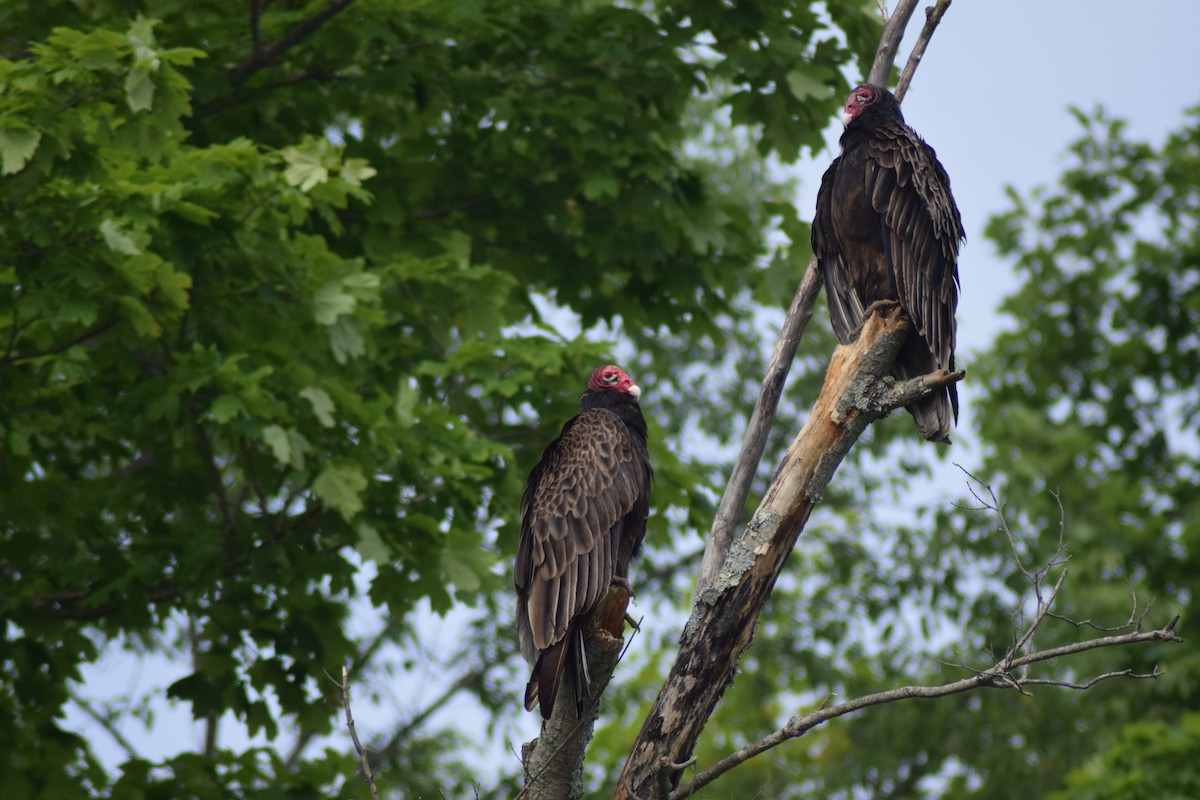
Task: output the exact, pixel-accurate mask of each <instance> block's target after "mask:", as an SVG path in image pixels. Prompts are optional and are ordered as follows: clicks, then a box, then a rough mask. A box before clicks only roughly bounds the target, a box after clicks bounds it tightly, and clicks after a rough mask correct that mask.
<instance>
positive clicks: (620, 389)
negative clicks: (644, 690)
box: [514, 364, 652, 719]
mask: <svg viewBox="0 0 1200 800" xmlns="http://www.w3.org/2000/svg"><path fill="white" fill-rule="evenodd" d="M641 394H642V390H641V389H639V388H638V386H637V384H635V383H634V382H633V379H631V378H630V377H629V375H628V374H627V373H626V372H625V370H623V369H621V368H620V367H617V366H613V365H611V364H609V365H606V366H602V367H599V368H597V369H596V370H595V371H594V372H593V373H592V377H591V378H590V379H589V380H588V385H587V391H586V392H584V393H583V397H582V398H580V401H579V416H577V417H574V418H573V419H571V420H570V421H569V422H567V424H566V425H564V426H563V429H562V433H561V434H560V435H559V437H558V438H557V439H555V440H554V441H553V442H551V443H550V446H549V447H547V448H546V451H545V452H544V453H542V459H541V460H540V461H539V462H538V464H537V466H536V467H534V468H533V471H532V472H530V473H529V480H528V481H526V483H525V492H524V494H523V495H522V496H521V542H520V545H519V546H518V548H517V563H516V568H515V570H514V583H515V584H516V588H517V633H518V635H519V638H520V640H521V652H522V654H523V655H524V656H525V660H526V661H528V662H529V663H530V664H531V665H532V666H533V676H532V677H531V678H530V679H529V685H528V687H527V688H526V689H525V708H526V709H527V710H532V709H533V707H534V706H535V705H537V704H538V702H539V701H540V702H541V707H542V717H543V718H544V719H550V714H551V712H552V711H553V710H554V700H555V698H556V697H557V695H558V687H559V682H560V681H561V680H562V674H563V669H564V667H566V666H567V665H568V664H569V666H570V669H571V671H572V674H573V675H574V676H575V710H576V713H577V714H582V713H583V692H582V688H581V687H584V686H586V685H587V665H586V663H585V657H584V649H583V637H584V631H585V626H586V623H587V621H588V616H589V615H590V613H591V612H592V610H593V609H594V608H595V607H596V605H597V604H598V603H599V602H600V600H601V598H603V597H604V595H605V593H606V592H608V588H609V586H610V585H611V584H613V583H617V584H625V585H628V581H627V577H628V575H629V563H630V562H631V561H632V560H633V557H634V556H635V555H636V554H637V552H638V550H639V549H640V548H641V545H642V538H643V537H644V536H645V535H646V516H647V514H648V513H649V509H650V480H651V475H652V472H651V469H650V458H649V455H648V454H647V452H646V420H645V418H643V417H642V410H641V408H640V407H639V406H638V398H639V397H641Z"/></svg>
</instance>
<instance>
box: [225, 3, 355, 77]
mask: <svg viewBox="0 0 1200 800" xmlns="http://www.w3.org/2000/svg"><path fill="white" fill-rule="evenodd" d="M352 2H354V0H329V2H328V3H326V4H325V5H324V6H323V7H322V8H321V10H319V11H318V12H317V13H315V14H313V15H312V16H311V17H309V18H308V19H306V20H304V21H302V22H299V23H297V24H296V25H295V27H293V28H292V29H291V30H290V31H288V32H287V33H285V34H284V35H283V36H281V37H280V38H279V39H277V40H276V41H274V42H272V43H271V44H269V45H267V46H266V47H257V46H256V47H255V48H254V52H253V53H252V54H251V56H250V58H249V59H247V60H246V62H245V63H244V64H242V65H241V66H239V67H237V68H236V69H234V70H233V71H232V72H230V73H229V83H230V85H231V86H239V85H241V84H243V83H245V82H246V81H248V80H250V78H252V77H253V76H254V74H255V73H257V72H258V71H259V70H261V69H263V68H264V67H269V66H270V65H272V64H274V63H275V62H276V61H278V60H279V59H280V58H281V57H282V56H283V54H284V53H286V52H287V51H288V50H289V49H291V48H292V47H294V46H296V45H297V44H299V43H300V42H302V41H304V40H305V39H307V38H308V37H309V36H311V35H312V34H313V33H314V32H315V31H316V30H317V28H320V27H321V26H322V25H324V24H325V22H326V21H328V20H329V19H330V18H331V17H333V16H334V15H335V14H337V13H338V12H340V11H342V10H343V9H345V8H346V6H348V5H350V4H351V3H352Z"/></svg>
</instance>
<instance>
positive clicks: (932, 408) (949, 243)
mask: <svg viewBox="0 0 1200 800" xmlns="http://www.w3.org/2000/svg"><path fill="white" fill-rule="evenodd" d="M842 122H843V123H844V124H845V126H846V130H845V131H844V132H843V133H842V139H841V144H842V152H841V155H840V156H838V157H837V158H835V159H834V160H833V163H832V164H830V165H829V169H828V170H826V172H825V176H824V177H823V178H822V179H821V189H820V191H819V192H818V193H817V213H816V216H815V217H814V218H813V226H812V247H813V253H814V254H815V255H816V257H817V266H818V268H819V269H820V270H821V274H822V276H823V277H824V279H825V295H826V298H827V301H828V304H829V316H830V317H831V318H832V320H833V331H834V333H836V334H837V337H838V341H840V342H841V343H842V344H849V343H850V342H851V341H853V340H854V339H856V338H857V337H858V331H859V330H860V328H861V326H862V324H863V322H865V321H866V317H867V312H868V311H869V310H870V307H871V305H872V304H874V303H877V302H880V301H889V300H890V301H898V302H899V303H900V307H901V308H903V309H904V311H905V312H906V313H907V314H908V316H909V318H910V319H911V320H912V323H913V326H914V328H915V331H914V333H913V334H912V335H910V336H909V337H908V341H907V342H906V343H905V344H904V347H903V349H901V351H900V354H899V356H897V358H896V367H895V371H894V373H893V374H894V375H895V377H897V378H900V379H905V378H915V377H917V376H919V375H925V374H927V373H930V372H935V371H937V370H939V369H945V370H950V371H953V370H954V334H955V322H954V310H955V308H956V307H957V306H958V248H959V243H960V242H961V241H962V240H963V239H964V238H965V236H964V234H963V227H962V218H961V217H960V216H959V213H958V206H956V205H955V204H954V197H953V196H951V194H950V178H949V177H948V176H947V175H946V170H945V169H943V168H942V165H941V163H940V162H939V161H938V159H937V154H936V153H935V152H934V151H933V148H932V147H930V146H929V145H927V144H926V143H925V141H924V140H923V139H921V137H920V136H918V135H917V134H916V133H915V132H914V131H913V129H912V128H910V127H908V125H906V124H905V122H904V117H903V115H901V113H900V103H899V102H898V101H897V100H896V98H895V97H894V96H893V95H892V93H891V92H889V91H887V90H886V89H883V88H881V87H879V86H872V85H870V84H864V85H862V86H859V87H857V88H856V89H854V91H852V92H850V97H849V98H848V99H847V100H846V106H845V108H844V109H843V111H842ZM908 410H909V411H910V412H912V415H913V417H915V418H916V422H917V429H918V430H919V431H920V432H921V435H922V436H924V437H925V438H926V439H930V440H933V441H940V442H949V441H950V416H951V414H953V415H954V421H955V422H957V421H958V392H957V391H956V390H955V388H954V384H950V385H948V386H946V387H945V388H941V389H937V390H935V391H934V392H933V394H931V395H928V396H926V397H923V398H922V399H920V400H918V401H916V402H915V403H913V404H911V405H910V406H908Z"/></svg>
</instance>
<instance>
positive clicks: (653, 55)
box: [0, 0, 878, 798]
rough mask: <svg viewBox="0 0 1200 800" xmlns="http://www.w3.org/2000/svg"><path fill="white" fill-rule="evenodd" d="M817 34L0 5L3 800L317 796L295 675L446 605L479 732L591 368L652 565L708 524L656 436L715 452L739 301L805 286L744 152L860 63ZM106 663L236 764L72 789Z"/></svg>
mask: <svg viewBox="0 0 1200 800" xmlns="http://www.w3.org/2000/svg"><path fill="white" fill-rule="evenodd" d="M260 5H261V4H260ZM822 5H823V7H824V8H825V11H826V12H827V15H828V17H827V18H824V19H827V20H829V22H826V21H823V18H822V17H819V16H817V14H816V12H815V10H814V9H813V8H812V7H810V6H809V5H808V4H804V3H768V2H763V3H739V4H736V5H735V6H730V5H728V4H724V3H709V2H688V3H675V2H667V1H666V0H664V2H661V3H659V4H657V5H656V4H647V5H645V6H644V7H639V8H630V7H625V6H624V5H621V4H611V3H605V2H596V3H561V2H557V0H521V1H520V2H510V0H495V1H492V0H481V1H480V2H473V3H413V2H396V0H362V2H358V3H355V4H353V5H352V6H351V7H350V8H348V9H346V10H344V11H341V12H340V13H338V14H335V15H333V16H332V17H328V18H325V17H318V16H316V15H317V13H318V11H319V10H320V9H321V8H322V7H323V6H324V4H323V3H320V2H315V1H314V2H305V3H298V4H285V5H277V4H270V5H262V7H261V9H260V10H261V16H259V17H253V15H248V13H247V6H246V5H245V4H244V3H239V4H235V3H230V2H227V1H226V0H201V2H198V3H190V4H187V5H186V6H185V5H181V4H178V3H168V2H150V3H146V4H142V5H141V6H139V8H140V9H141V15H139V16H136V17H134V18H130V17H128V16H126V14H125V11H126V9H125V7H120V8H118V7H116V6H112V5H106V4H73V5H68V6H64V7H61V8H59V7H56V10H55V13H54V14H47V13H46V12H45V8H44V4H35V3H32V2H29V1H28V0H16V2H12V3H6V4H5V7H4V11H3V12H2V15H3V18H4V20H5V37H4V41H3V43H2V44H0V172H2V173H3V178H0V284H3V291H0V569H2V570H3V574H4V577H5V580H6V584H5V591H4V592H0V615H2V618H3V627H2V629H0V630H2V631H3V633H2V634H0V664H2V665H3V667H4V670H3V678H2V679H0V745H2V750H3V753H4V756H3V757H0V772H3V773H4V774H5V776H6V785H5V791H6V797H13V798H22V797H41V796H46V797H56V798H59V797H61V798H71V797H77V796H97V795H104V796H112V797H129V798H135V797H146V798H149V797H191V796H196V797H218V796H229V797H243V798H245V797H297V798H300V797H316V796H322V797H325V796H345V795H347V794H349V793H350V792H351V791H352V790H351V789H350V788H349V787H350V785H351V784H350V782H351V781H353V780H355V778H354V771H355V762H354V759H353V757H352V756H351V755H348V754H347V753H346V752H345V751H344V749H339V750H336V751H335V750H325V751H323V752H320V753H317V752H315V747H314V748H308V749H305V748H304V747H301V748H300V749H299V750H298V751H297V753H296V755H295V756H294V757H293V756H292V755H291V754H289V753H288V748H289V747H290V746H291V743H292V742H294V741H296V740H297V739H299V740H300V741H301V742H304V743H306V742H308V741H309V740H310V737H314V736H320V735H322V734H324V733H327V732H329V731H331V730H332V729H333V727H334V725H335V724H337V721H338V718H337V713H338V708H337V704H338V702H339V698H338V695H337V690H336V689H335V688H333V687H331V686H330V685H329V684H328V682H327V681H325V680H324V679H323V674H324V672H326V671H328V672H336V670H337V667H338V665H340V664H344V663H346V662H349V661H354V662H355V664H356V665H363V666H364V669H367V670H369V665H370V663H371V659H372V658H374V657H375V655H376V654H377V652H378V649H379V646H380V642H387V643H390V644H392V645H394V646H395V647H396V648H397V649H398V650H399V651H400V652H402V653H403V652H410V651H411V650H413V649H415V648H417V647H418V646H419V642H417V641H416V640H415V638H414V632H413V629H412V626H413V620H414V614H415V613H416V612H417V610H418V609H420V608H425V607H428V608H430V609H432V610H433V611H435V612H436V613H444V612H446V611H448V610H449V609H450V608H451V607H452V606H454V604H455V603H458V604H467V605H470V606H472V607H474V608H476V609H478V612H479V614H480V616H481V618H482V621H481V622H479V623H478V629H477V630H473V632H472V633H471V635H470V637H469V644H464V647H468V648H470V649H467V650H464V651H463V653H462V654H460V655H459V657H458V658H457V659H456V664H455V666H456V667H457V668H461V669H463V670H468V671H469V670H476V671H477V672H478V674H479V677H478V678H477V679H476V680H474V681H473V682H469V683H468V684H467V690H468V691H470V692H471V693H472V694H474V695H475V696H476V698H477V699H478V701H479V702H480V703H481V704H482V706H483V707H484V708H485V709H489V710H491V711H493V712H494V713H496V714H497V716H498V717H501V716H503V715H511V714H513V713H514V712H515V709H516V708H517V704H516V703H514V702H513V701H512V692H511V685H512V684H513V683H514V681H511V680H510V681H507V685H504V684H503V682H501V681H500V680H499V679H498V678H497V677H495V675H496V674H497V673H499V672H500V671H502V670H504V669H507V667H506V666H505V665H506V664H508V663H509V661H511V657H512V652H511V649H506V648H511V641H510V640H511V631H510V629H509V626H508V625H507V619H508V618H509V614H510V610H509V609H508V607H506V606H505V605H504V603H505V598H507V589H506V587H507V585H508V583H509V579H508V577H507V576H506V568H507V564H508V562H509V559H510V558H511V556H512V553H513V551H514V549H515V526H514V525H513V522H514V520H515V517H516V505H517V500H518V498H519V495H520V487H521V485H522V482H523V479H524V476H525V474H526V473H527V470H528V468H529V467H530V466H531V464H532V462H533V460H534V459H535V458H536V457H537V455H538V454H539V452H540V448H541V447H542V446H544V444H545V443H546V442H547V441H548V440H549V439H550V438H551V437H552V436H553V435H554V433H555V432H556V431H557V429H558V427H559V426H560V425H561V424H562V422H563V421H564V420H565V419H566V418H567V417H568V416H570V415H571V414H572V413H574V408H575V398H576V397H577V393H578V391H579V387H580V386H581V385H582V382H583V379H584V377H585V376H586V374H587V373H588V371H589V370H590V369H591V368H592V367H593V366H594V365H595V364H596V363H597V362H599V361H600V360H602V359H607V358H610V357H612V351H613V349H614V347H619V352H621V353H628V352H631V351H633V352H636V355H635V356H633V369H634V370H635V374H636V375H637V376H638V379H639V382H641V383H642V384H643V385H644V386H645V387H647V389H648V395H647V405H648V408H649V411H650V415H651V416H652V417H653V418H654V419H655V420H656V422H655V423H654V427H655V430H654V452H653V456H654V459H655V463H656V467H657V469H658V483H657V485H656V490H655V491H656V498H657V499H656V513H655V515H654V524H653V527H652V536H653V537H654V538H655V540H656V542H658V544H656V546H657V547H661V548H663V550H664V551H667V550H669V549H670V545H671V543H672V542H673V541H676V540H678V539H679V538H680V537H684V536H686V535H688V534H690V533H691V532H692V531H694V530H697V529H701V528H703V527H706V526H707V524H708V522H709V521H710V516H711V514H710V504H711V496H712V490H713V487H714V485H715V484H716V483H717V482H718V481H719V473H718V471H717V467H718V466H719V465H718V464H717V463H715V459H712V458H701V457H692V456H689V455H687V454H686V451H684V450H683V449H682V448H680V446H679V443H680V441H681V437H682V436H683V434H684V433H685V430H689V429H690V430H692V431H696V430H698V431H699V432H701V433H702V434H704V435H705V436H708V437H710V438H711V439H712V440H713V441H716V442H726V441H729V440H730V439H731V438H733V437H734V436H735V435H736V433H735V429H736V425H735V424H734V420H733V419H732V418H731V412H730V409H731V408H734V407H743V406H744V405H745V404H744V398H745V396H746V395H747V394H748V393H751V392H752V391H753V389H752V388H751V386H752V383H750V382H748V381H749V380H750V379H751V377H752V376H753V375H754V374H755V370H756V368H757V365H758V364H759V363H760V362H761V358H762V355H761V354H762V345H761V343H762V337H763V334H764V332H763V331H762V330H761V326H759V325H757V324H756V321H757V319H758V318H757V317H756V316H755V315H757V314H760V313H763V312H762V308H761V306H759V305H756V303H755V301H757V302H758V303H764V304H769V305H772V306H776V307H778V306H780V305H783V304H786V302H787V300H788V298H789V297H790V294H791V286H792V285H793V284H794V281H795V279H796V278H797V277H798V275H799V265H800V264H802V263H803V259H804V258H806V256H807V246H806V244H804V242H806V241H807V229H806V226H804V224H803V223H801V222H800V221H799V220H798V219H797V217H796V215H795V213H794V211H792V210H791V209H790V207H789V206H788V204H787V202H786V200H787V189H788V187H787V186H786V184H783V183H780V182H779V181H778V180H775V179H773V178H771V177H770V176H769V175H768V173H767V170H766V166H765V161H764V158H763V156H762V154H766V153H770V154H774V155H775V156H779V157H782V158H784V159H792V158H794V157H795V156H796V155H797V154H798V153H799V152H800V151H801V149H802V148H804V147H809V148H812V147H814V146H816V145H817V143H818V142H820V131H821V129H822V128H823V127H824V126H825V123H826V121H827V120H828V119H830V117H831V114H832V113H833V111H834V110H835V109H836V106H837V104H838V99H839V98H840V97H841V96H842V95H843V94H844V92H845V91H846V89H847V85H846V79H845V78H844V77H843V70H845V69H846V68H848V67H850V66H851V65H852V64H854V62H855V59H861V58H862V57H863V56H864V54H866V53H867V52H868V51H869V48H870V43H871V42H872V41H873V39H874V38H875V37H876V36H877V31H878V27H877V26H878V23H877V22H876V21H875V17H874V12H873V10H872V8H873V5H872V4H870V3H867V2H862V1H861V0H856V1H854V2H832V3H824V4H822ZM256 8H258V7H257V6H256ZM314 22H316V23H319V24H311V26H310V23H314ZM830 24H832V26H833V27H830ZM301 33H303V35H301ZM773 225H778V226H779V228H780V230H782V231H783V233H784V234H786V235H787V236H788V237H790V238H791V239H792V240H793V241H795V242H797V243H798V244H797V245H796V246H795V247H794V248H782V249H777V250H775V251H774V252H772V251H771V250H770V249H769V248H768V247H767V245H766V244H765V242H766V236H767V232H768V230H769V229H770V228H771V227H772V226H773ZM547 309H549V311H546V310H547ZM543 315H545V318H543ZM563 317H569V318H570V319H572V320H574V321H578V323H579V324H580V325H581V326H582V327H583V328H584V329H585V330H588V331H589V334H587V335H580V336H578V337H574V338H569V337H564V336H562V335H561V334H560V333H558V332H557V330H556V328H555V326H554V325H551V324H549V323H550V322H557V321H559V320H560V319H561V318H563ZM597 326H600V327H599V328H597ZM596 330H601V331H603V333H601V334H599V335H597V334H596ZM605 337H607V338H610V339H613V340H615V341H616V342H618V343H619V344H617V345H614V343H613V342H609V341H603V340H602V339H603V338H605ZM722 357H728V358H730V359H733V358H737V359H738V362H737V369H736V372H735V373H734V374H735V376H736V377H735V380H733V381H729V382H722V381H720V380H716V379H715V378H710V379H709V380H707V381H706V387H707V388H709V390H710V391H708V392H705V393H704V394H705V396H704V397H703V398H696V397H695V394H696V393H695V391H694V390H693V389H692V388H691V387H692V385H693V383H694V382H695V380H696V376H697V370H706V369H707V368H708V366H709V365H712V364H715V363H718V362H720V361H721V359H722ZM734 401H736V405H735V403H734ZM685 408H686V409H687V413H679V412H680V411H681V410H682V409H685ZM689 426H690V428H689ZM681 453H682V455H681ZM364 564H366V565H369V567H370V568H369V569H368V570H366V571H365V572H364V571H362V570H363V565H364ZM364 574H366V575H370V576H372V577H370V579H369V581H368V580H366V579H362V578H361V577H360V576H361V575H364ZM372 607H373V608H374V609H375V612H374V613H376V614H384V615H386V616H387V618H388V622H387V624H386V625H385V626H384V628H383V633H382V634H380V636H379V637H377V638H376V639H375V640H372V639H371V637H365V636H364V635H362V634H361V633H354V634H352V633H351V630H352V629H354V630H360V629H361V628H354V626H352V624H351V623H352V622H354V614H355V613H357V612H356V611H355V610H356V609H363V608H372ZM502 645H503V646H502ZM119 648H129V649H131V650H133V651H135V652H137V653H143V654H153V655H156V656H158V657H166V658H170V659H172V660H173V661H177V662H178V663H179V664H180V665H187V667H186V674H185V675H184V677H182V678H180V679H179V680H177V681H175V682H174V683H172V684H171V685H170V686H169V688H168V689H167V696H168V697H169V698H170V699H171V700H172V701H174V702H176V703H178V704H181V705H183V706H184V707H186V708H189V709H190V710H191V713H192V715H193V716H194V718H195V719H196V720H197V724H198V727H199V728H200V729H202V730H214V731H215V730H217V726H215V724H214V723H212V722H211V720H214V719H221V720H222V726H227V725H231V724H232V725H236V726H239V727H240V728H241V729H242V730H244V731H245V732H246V733H247V734H249V735H255V734H257V735H258V737H259V738H257V739H256V740H255V741H256V745H255V746H254V747H246V748H235V747H233V746H231V745H228V744H226V743H225V741H224V740H223V738H222V737H221V736H220V735H216V736H215V738H214V739H213V741H212V742H211V744H207V745H206V746H205V747H204V748H203V749H202V750H201V751H200V752H198V753H191V752H180V753H178V754H177V755H172V756H168V757H166V758H163V759H161V760H157V761H155V760H149V759H145V758H141V757H137V756H136V755H135V754H132V753H131V754H129V758H128V760H126V761H125V763H123V764H121V765H120V766H119V768H118V769H117V770H115V771H114V770H111V769H109V768H106V767H105V766H102V765H101V764H100V763H99V762H98V761H97V759H96V758H95V756H94V755H93V747H92V745H91V744H90V743H89V742H87V741H85V740H84V738H82V737H81V736H79V735H78V734H77V733H75V732H73V731H71V730H69V726H68V725H67V724H66V723H64V717H63V714H64V711H65V710H67V709H69V708H71V707H73V706H72V703H73V701H72V700H71V698H72V696H73V695H74V696H79V693H82V697H83V700H84V701H85V702H86V699H87V692H86V688H87V687H85V686H82V685H81V680H82V678H83V676H84V674H85V672H86V670H87V669H88V668H89V666H90V665H92V664H94V663H95V662H96V661H97V660H99V659H100V658H101V657H102V656H103V654H105V653H110V652H113V651H115V650H117V649H119ZM368 674H370V673H369V672H368ZM378 674H383V673H378ZM132 700H133V703H132V709H131V708H122V707H120V704H118V705H117V706H114V708H113V709H111V710H110V711H111V714H112V715H113V716H114V724H115V725H116V726H117V728H119V727H120V726H121V725H125V724H137V716H136V714H137V712H136V711H135V710H133V709H136V708H139V707H141V706H142V705H143V701H144V700H145V699H144V698H132ZM93 710H94V709H93ZM257 742H265V744H262V745H261V746H260V745H259V744H257ZM448 742H449V740H448V739H446V738H445V736H444V735H443V731H441V730H440V729H437V728H436V726H432V725H430V726H427V727H426V728H423V729H421V730H418V731H414V732H410V733H409V735H408V736H407V737H406V738H405V740H404V742H403V743H402V744H398V745H396V746H395V747H392V748H390V749H385V751H384V753H383V755H384V756H385V759H384V760H385V761H386V762H387V763H388V764H389V765H391V766H392V767H393V768H392V769H391V770H390V771H389V776H388V777H389V781H390V787H389V788H390V789H391V790H392V791H394V792H396V793H397V794H400V793H403V794H405V795H406V796H408V795H410V794H411V795H414V796H415V795H417V794H420V793H425V794H432V793H434V792H435V791H439V790H440V791H443V792H446V793H448V794H450V795H454V794H459V795H465V794H466V793H467V792H468V791H469V788H470V787H471V786H472V776H471V774H470V771H469V769H468V767H467V766H465V765H464V764H463V763H462V762H461V761H460V760H459V759H458V758H457V757H456V756H455V755H454V754H453V753H452V752H449V750H448V748H447V747H446V746H444V745H446V744H447V743H448ZM180 749H181V750H182V749H183V748H182V747H181V748H180ZM513 772H514V773H515V770H513ZM513 780H514V778H513V775H503V776H498V777H497V778H496V779H495V781H494V783H495V784H496V785H497V788H495V789H492V788H491V787H489V786H485V787H484V791H493V790H494V791H496V792H504V791H506V790H507V789H508V788H511V786H512V782H513Z"/></svg>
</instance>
